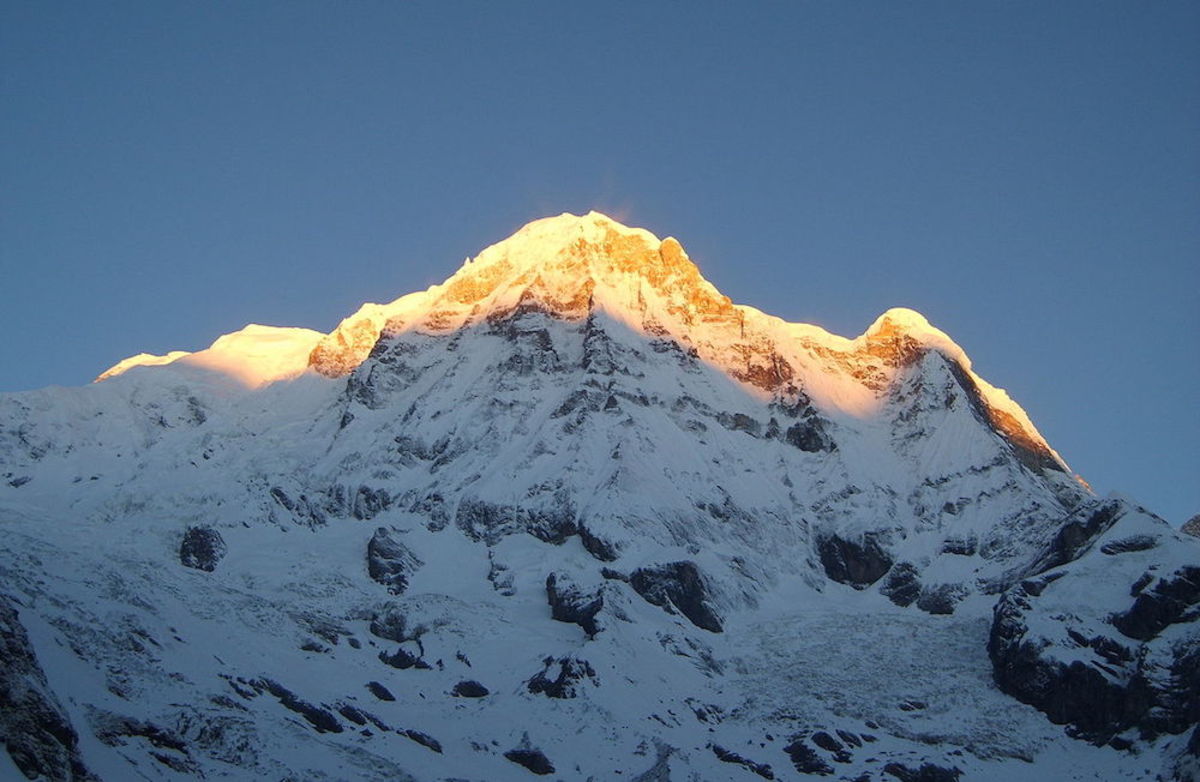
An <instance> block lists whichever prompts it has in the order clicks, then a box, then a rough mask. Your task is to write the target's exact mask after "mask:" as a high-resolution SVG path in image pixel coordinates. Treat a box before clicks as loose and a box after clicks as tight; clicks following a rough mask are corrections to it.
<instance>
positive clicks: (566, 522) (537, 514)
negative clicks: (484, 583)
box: [454, 498, 579, 545]
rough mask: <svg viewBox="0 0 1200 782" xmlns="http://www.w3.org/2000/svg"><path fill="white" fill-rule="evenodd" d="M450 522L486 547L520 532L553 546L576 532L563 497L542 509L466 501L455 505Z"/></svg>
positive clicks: (572, 513)
mask: <svg viewBox="0 0 1200 782" xmlns="http://www.w3.org/2000/svg"><path fill="white" fill-rule="evenodd" d="M454 523H455V524H456V525H457V526H458V528H459V529H461V530H462V531H463V532H464V533H466V535H467V536H468V537H469V538H471V539H472V540H476V541H482V542H484V543H487V544H488V545H494V544H496V543H498V542H499V541H500V540H501V538H503V537H504V536H506V535H512V534H516V533H520V532H527V533H529V534H530V535H533V536H534V537H535V538H537V539H538V540H541V541H544V542H546V543H553V544H555V545H557V544H561V543H564V542H566V541H567V539H568V538H570V537H571V536H572V535H575V534H576V533H578V532H579V527H578V525H577V524H576V522H575V514H574V512H573V511H572V510H571V507H570V505H569V503H568V502H567V501H566V499H565V498H564V499H561V500H550V502H549V503H548V505H547V506H542V507H537V506H528V505H500V504H496V503H491V502H485V501H483V500H478V499H473V498H467V499H464V500H462V501H460V502H459V504H458V509H457V510H456V512H455V515H454Z"/></svg>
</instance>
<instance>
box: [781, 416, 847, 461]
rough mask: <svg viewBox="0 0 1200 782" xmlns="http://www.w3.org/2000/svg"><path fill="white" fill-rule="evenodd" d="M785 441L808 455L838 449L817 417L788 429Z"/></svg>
mask: <svg viewBox="0 0 1200 782" xmlns="http://www.w3.org/2000/svg"><path fill="white" fill-rule="evenodd" d="M784 439H785V440H786V441H787V443H788V444H789V445H792V446H795V447H796V448H799V449H800V450H801V451H804V452H806V453H820V452H822V451H824V452H826V453H828V452H831V451H834V450H836V449H837V445H836V444H835V443H834V442H833V438H831V437H830V436H829V434H828V433H827V432H826V431H825V426H824V424H823V423H821V419H820V418H818V417H816V416H815V415H812V416H808V417H806V418H804V419H803V420H800V421H797V422H796V423H794V424H792V425H791V426H789V427H788V429H787V433H786V434H785V435H784Z"/></svg>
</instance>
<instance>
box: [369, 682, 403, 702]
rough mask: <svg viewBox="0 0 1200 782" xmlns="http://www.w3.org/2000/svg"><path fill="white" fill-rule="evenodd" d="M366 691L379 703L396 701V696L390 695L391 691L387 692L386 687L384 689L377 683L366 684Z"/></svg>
mask: <svg viewBox="0 0 1200 782" xmlns="http://www.w3.org/2000/svg"><path fill="white" fill-rule="evenodd" d="M367 689H368V690H370V691H371V694H372V695H374V696H375V697H376V698H378V699H379V700H381V701H394V700H396V696H395V695H392V691H391V690H389V689H388V688H387V687H384V686H383V685H382V684H380V683H379V682H367Z"/></svg>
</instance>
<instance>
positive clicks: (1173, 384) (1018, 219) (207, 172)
mask: <svg viewBox="0 0 1200 782" xmlns="http://www.w3.org/2000/svg"><path fill="white" fill-rule="evenodd" d="M591 208H597V209H600V210H602V211H606V212H609V213H610V214H612V215H613V216H614V217H618V218H622V219H624V220H626V221H627V222H630V223H632V224H636V225H641V226H645V227H647V228H649V229H650V230H652V231H654V232H655V233H658V234H659V235H667V234H672V235H675V236H677V237H679V238H680V239H681V240H682V242H683V244H684V246H685V247H687V248H688V250H689V252H690V253H691V255H692V256H693V258H694V259H695V260H696V261H697V262H698V263H699V264H700V266H701V269H702V271H703V272H704V273H705V274H706V276H708V278H709V279H710V280H712V281H713V282H714V283H715V284H716V285H717V286H718V287H719V288H720V289H721V290H722V291H724V292H725V293H726V294H728V295H729V296H731V297H732V298H733V299H734V300H735V301H737V302H740V303H746V304H751V305H754V306H756V307H758V308H760V309H763V310H766V311H768V312H771V313H773V314H777V315H779V316H781V317H784V318H787V319H790V320H800V321H807V322H815V323H818V324H821V325H823V326H825V327H827V328H829V329H831V330H832V331H835V332H838V333H841V334H845V335H851V336H852V335H855V334H858V333H859V332H861V331H862V330H863V329H864V328H865V327H866V326H867V325H868V324H869V323H870V322H871V320H873V319H874V317H875V316H876V315H877V314H878V313H880V312H881V311H883V310H884V309H886V308H888V307H891V306H895V305H903V306H909V307H913V308H915V309H918V310H920V311H921V312H923V313H925V314H926V315H927V316H928V317H929V318H930V320H932V321H933V322H934V323H935V324H936V325H938V326H940V327H941V328H943V329H944V330H946V331H947V332H949V333H950V334H951V335H952V336H953V337H954V338H955V339H956V340H957V341H958V342H959V343H960V344H961V345H962V346H963V347H964V348H965V349H966V350H967V352H968V354H970V355H971V356H972V358H973V359H974V362H975V366H976V369H977V370H978V371H979V372H980V373H981V374H982V375H983V376H984V377H986V378H988V379H989V380H991V381H992V382H993V383H995V384H996V385H1000V386H1003V387H1005V388H1007V389H1009V391H1010V392H1011V393H1012V394H1013V396H1014V397H1015V398H1016V399H1017V400H1018V401H1019V402H1020V403H1021V404H1022V405H1024V406H1025V408H1026V409H1027V410H1028V411H1029V413H1030V415H1031V416H1032V417H1033V419H1034V421H1035V422H1036V423H1037V424H1038V426H1039V427H1040V428H1041V429H1042V431H1043V433H1044V434H1046V436H1047V437H1048V439H1049V440H1050V442H1051V443H1052V444H1053V445H1054V446H1055V447H1056V448H1057V449H1058V450H1059V451H1060V452H1061V453H1062V454H1063V456H1064V457H1065V458H1066V459H1067V460H1068V461H1069V462H1070V463H1071V465H1072V466H1073V467H1074V468H1075V469H1076V470H1078V471H1079V472H1080V473H1082V474H1083V475H1084V476H1085V477H1086V478H1088V479H1089V480H1090V481H1091V482H1092V483H1093V485H1094V486H1095V487H1096V488H1097V489H1098V490H1100V491H1101V492H1106V491H1108V490H1110V489H1119V490H1122V491H1124V492H1126V493H1128V494H1130V495H1132V496H1133V497H1135V498H1136V499H1138V500H1140V501H1141V502H1143V503H1145V504H1146V505H1147V506H1148V507H1149V508H1150V509H1151V510H1154V511H1156V512H1158V513H1160V514H1162V515H1165V516H1166V517H1167V518H1169V519H1170V520H1171V521H1173V522H1174V523H1176V524H1179V523H1182V522H1183V521H1184V520H1185V519H1186V518H1187V517H1189V516H1190V515H1192V514H1193V513H1200V412H1198V410H1200V406H1198V402H1200V391H1198V389H1200V4H1196V3H1194V2H1187V3H1158V2H1147V3H1131V2H1123V3H1104V2H1084V3H1073V2H1061V1H1060V2H1052V3H1045V2H1036V3H1022V2H1007V1H1006V2H995V3H989V2H969V3H961V2H946V3H933V2H917V3H891V2H877V3H854V2H832V1H831V2H822V3H805V2H798V1H797V2H786V3H778V4H772V3H724V2H722V3H712V4H706V3H645V2H637V3H616V2H609V3H601V4H587V5H585V4H582V3H560V2H553V3H535V2H512V3H508V2H503V3H457V2H436V3H407V2H406V3H392V2H380V3H372V2H354V3H344V2H329V3H322V4H316V3H303V2H281V3H268V2H250V3H243V2H238V3H220V2H204V3H201V2H148V3H132V2H118V3H35V2H28V3H26V2H20V3H18V2H13V1H12V0H0V330H2V331H0V333H3V335H4V339H3V340H2V341H0V389H2V390H19V389H27V388H34V387H40V386H43V385H48V384H60V385H80V384H83V383H86V382H88V381H89V380H90V379H91V378H92V377H93V376H95V375H96V374H97V373H98V372H100V371H101V370H103V369H104V368H106V367H107V366H108V365H110V364H112V363H113V362H115V361H117V360H118V359H120V358H122V357H124V356H126V355H129V354H132V353H137V352H141V351H148V352H155V353H161V352H165V351H167V350H171V349H198V348H201V347H204V346H205V345H207V344H208V343H209V342H211V341H212V340H213V339H214V338H215V337H216V336H218V335H219V334H222V333H224V332H229V331H233V330H236V329H238V328H241V327H242V326H243V325H245V324H246V323H248V322H252V321H253V322H259V323H268V324H274V325H297V326H308V327H311V328H316V329H320V330H322V331H325V330H329V329H330V328H332V327H333V326H334V325H335V324H336V323H337V321H338V320H339V319H340V318H341V317H343V316H344V315H346V314H348V313H350V312H351V311H352V310H353V309H354V308H355V307H357V306H358V305H359V304H360V303H361V302H363V301H366V300H376V301H380V300H389V299H391V298H393V297H395V296H398V295H400V294H402V293H406V292H408V291H411V290H414V289H418V288H424V287H425V286H427V285H430V284H432V283H435V282H440V281H441V280H442V279H443V278H445V277H446V276H448V275H449V274H450V273H451V272H452V271H453V270H454V269H455V268H456V267H457V265H458V263H459V262H461V260H462V259H463V258H464V257H466V256H468V255H473V254H475V253H476V252H477V251H478V250H479V249H481V248H482V247H483V246H485V245H486V244H489V243H491V242H494V241H497V240H499V239H501V238H503V237H505V236H507V235H508V234H509V233H510V232H511V231H513V230H514V229H516V228H517V227H519V226H520V225H522V224H524V223H525V222H528V221H529V220H532V219H535V218H537V217H542V216H545V215H549V214H557V213H559V212H563V211H572V212H582V211H586V210H588V209H591Z"/></svg>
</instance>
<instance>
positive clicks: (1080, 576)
mask: <svg viewBox="0 0 1200 782" xmlns="http://www.w3.org/2000/svg"><path fill="white" fill-rule="evenodd" d="M1086 518H1087V519H1089V520H1095V519H1103V522H1102V523H1101V524H1100V525H1098V526H1101V527H1103V530H1102V531H1100V532H1096V533H1094V534H1093V533H1088V532H1087V530H1088V527H1089V526H1091V525H1089V524H1083V525H1068V526H1067V527H1066V528H1065V531H1064V532H1063V533H1060V535H1059V536H1058V538H1056V541H1055V551H1057V552H1064V551H1065V552H1081V553H1079V558H1078V559H1077V560H1075V561H1072V562H1069V563H1067V564H1066V565H1064V566H1060V567H1056V568H1053V569H1051V570H1050V571H1048V572H1045V573H1043V574H1042V575H1041V576H1039V577H1037V578H1031V579H1026V580H1025V581H1023V582H1022V583H1020V584H1018V585H1017V586H1014V587H1013V588H1011V589H1009V590H1008V591H1007V592H1005V593H1004V595H1003V596H1002V597H1001V599H1000V601H999V602H998V603H997V605H996V608H995V612H994V618H993V623H992V630H991V636H990V639H989V642H988V653H989V655H990V656H991V659H992V664H993V673H994V675H995V679H996V683H997V684H998V685H999V686H1000V688H1001V689H1002V690H1004V691H1005V692H1007V693H1009V694H1010V695H1013V696H1014V697H1016V698H1018V699H1019V700H1022V701H1024V702H1025V703H1029V704H1031V705H1033V706H1035V707H1037V708H1038V709H1041V710H1042V711H1044V712H1045V713H1046V715H1047V716H1048V717H1049V718H1050V719H1051V720H1052V721H1053V722H1056V723H1063V724H1068V725H1069V726H1070V727H1071V729H1072V730H1073V731H1075V732H1076V733H1077V734H1078V735H1079V736H1081V737H1084V738H1088V739H1091V740H1093V741H1095V742H1097V743H1104V742H1107V741H1109V740H1110V739H1112V738H1113V737H1114V736H1116V735H1117V734H1120V733H1122V732H1123V731H1125V730H1127V729H1130V728H1136V729H1138V731H1139V732H1140V733H1141V734H1142V735H1148V736H1155V735H1161V734H1163V733H1169V734H1178V733H1180V732H1182V731H1183V730H1186V729H1187V728H1189V727H1190V726H1192V725H1194V724H1196V723H1197V722H1198V721H1200V673H1198V671H1200V627H1197V625H1196V621H1195V620H1196V618H1197V616H1200V608H1198V606H1200V567H1197V566H1196V565H1195V564H1193V563H1194V561H1195V556H1196V554H1197V551H1196V547H1195V546H1194V545H1192V544H1189V543H1187V542H1186V541H1185V539H1183V538H1181V537H1179V536H1178V534H1177V533H1176V537H1175V540H1173V541H1172V543H1173V546H1172V548H1171V550H1165V549H1166V547H1165V546H1154V547H1148V548H1147V547H1142V546H1128V545H1126V543H1127V542H1128V541H1129V540H1131V539H1137V540H1146V539H1158V538H1159V536H1164V537H1165V536H1167V535H1170V534H1171V533H1170V530H1169V529H1168V528H1167V527H1166V524H1165V522H1162V521H1161V520H1160V519H1157V518H1155V517H1153V516H1149V515H1148V514H1145V513H1144V512H1143V511H1140V510H1139V509H1133V508H1131V507H1130V506H1128V505H1127V504H1125V503H1123V502H1121V501H1110V502H1107V503H1103V504H1102V505H1101V507H1100V508H1099V510H1096V511H1093V512H1090V513H1088V514H1087V515H1086ZM1083 533H1086V534H1083ZM1067 537H1070V538H1071V540H1072V541H1074V542H1073V543H1072V544H1071V545H1069V546H1062V545H1060V544H1061V543H1062V541H1063V540H1064V539H1065V538H1067ZM1081 541H1082V542H1081ZM1058 558H1059V555H1056V556H1055V557H1054V559H1053V561H1057V560H1058ZM1101 574H1102V575H1101ZM1083 595H1086V598H1083V597H1082V596H1083ZM1067 606H1070V608H1069V611H1070V613H1064V609H1065V608H1066V607H1067ZM1050 617H1053V619H1050ZM1168 630H1170V632H1168Z"/></svg>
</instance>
